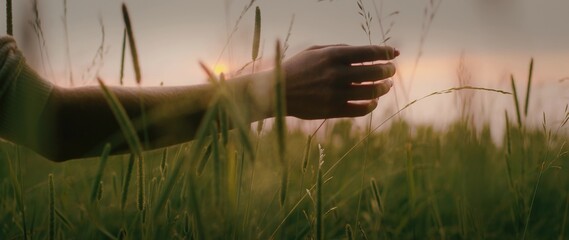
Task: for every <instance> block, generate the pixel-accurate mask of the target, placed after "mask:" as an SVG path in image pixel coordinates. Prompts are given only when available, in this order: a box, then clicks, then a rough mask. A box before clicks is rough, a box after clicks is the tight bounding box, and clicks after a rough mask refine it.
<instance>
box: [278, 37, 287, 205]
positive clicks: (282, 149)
mask: <svg viewBox="0 0 569 240" xmlns="http://www.w3.org/2000/svg"><path fill="white" fill-rule="evenodd" d="M281 53H282V49H281V43H280V41H277V45H276V55H275V126H276V131H277V147H278V157H279V162H280V163H281V167H282V182H281V194H280V203H281V206H284V205H285V202H286V192H287V185H288V163H287V161H286V140H285V138H286V122H285V116H286V101H285V77H284V71H283V69H282V58H281Z"/></svg>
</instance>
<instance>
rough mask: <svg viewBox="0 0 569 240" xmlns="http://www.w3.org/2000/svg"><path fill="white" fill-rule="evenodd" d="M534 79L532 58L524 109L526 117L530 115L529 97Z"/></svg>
mask: <svg viewBox="0 0 569 240" xmlns="http://www.w3.org/2000/svg"><path fill="white" fill-rule="evenodd" d="M532 79H533V58H531V61H530V63H529V73H528V86H527V91H526V105H525V107H524V116H527V115H528V108H529V96H530V91H531V82H532Z"/></svg>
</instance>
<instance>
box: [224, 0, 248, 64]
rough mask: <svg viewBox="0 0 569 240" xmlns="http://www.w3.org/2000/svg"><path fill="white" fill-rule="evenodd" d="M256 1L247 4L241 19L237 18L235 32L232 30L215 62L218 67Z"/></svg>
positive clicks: (240, 15) (240, 16)
mask: <svg viewBox="0 0 569 240" xmlns="http://www.w3.org/2000/svg"><path fill="white" fill-rule="evenodd" d="M256 1H257V0H250V1H249V3H247V4H246V5H245V7H244V8H243V10H242V11H241V14H239V17H238V18H237V20H236V21H235V24H234V25H233V30H231V33H230V34H229V36H227V40H226V41H225V44H224V45H223V48H222V49H221V52H220V53H219V56H218V57H217V60H216V61H215V65H217V64H218V63H219V61H220V60H221V57H222V56H223V53H225V50H227V47H229V44H230V43H231V39H232V38H233V35H235V33H236V32H237V29H239V24H240V23H241V19H243V16H245V14H246V13H247V12H248V11H249V9H251V7H252V6H253V4H254V3H255V2H256Z"/></svg>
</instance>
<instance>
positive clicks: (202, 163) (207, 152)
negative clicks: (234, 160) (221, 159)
mask: <svg viewBox="0 0 569 240" xmlns="http://www.w3.org/2000/svg"><path fill="white" fill-rule="evenodd" d="M212 141H214V140H212ZM212 145H213V142H211V143H210V144H208V145H207V147H206V148H205V151H204V154H203V156H202V158H201V159H200V162H199V163H198V167H197V168H196V174H197V175H198V176H201V175H202V173H203V171H204V169H205V166H206V165H207V162H208V161H209V158H210V157H211V150H212Z"/></svg>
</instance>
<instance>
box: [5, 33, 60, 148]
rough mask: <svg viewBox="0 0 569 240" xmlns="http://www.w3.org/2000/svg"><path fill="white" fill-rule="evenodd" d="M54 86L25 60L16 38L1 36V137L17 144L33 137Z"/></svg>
mask: <svg viewBox="0 0 569 240" xmlns="http://www.w3.org/2000/svg"><path fill="white" fill-rule="evenodd" d="M52 89H53V84H51V83H50V82H49V81H46V80H45V79H43V78H42V77H40V76H39V75H38V74H37V73H36V72H35V71H34V70H33V69H32V68H30V66H29V65H28V64H27V63H26V59H25V58H24V56H23V55H22V52H20V50H18V47H17V46H16V41H15V40H14V38H12V37H10V36H5V37H1V38H0V137H2V138H5V139H6V140H9V141H11V142H15V143H18V142H20V141H25V142H28V143H29V140H33V139H34V137H36V136H35V134H37V130H38V129H37V127H38V123H39V118H40V116H41V114H42V112H43V109H44V108H45V104H46V102H47V99H48V98H49V95H50V93H51V91H52Z"/></svg>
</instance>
